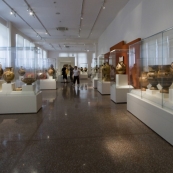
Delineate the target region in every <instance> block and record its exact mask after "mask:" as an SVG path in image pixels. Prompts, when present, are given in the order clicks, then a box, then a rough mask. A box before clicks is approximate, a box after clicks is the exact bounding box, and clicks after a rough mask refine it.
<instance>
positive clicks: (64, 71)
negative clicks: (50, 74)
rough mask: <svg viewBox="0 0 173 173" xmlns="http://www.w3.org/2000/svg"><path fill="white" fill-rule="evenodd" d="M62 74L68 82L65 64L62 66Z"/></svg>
mask: <svg viewBox="0 0 173 173" xmlns="http://www.w3.org/2000/svg"><path fill="white" fill-rule="evenodd" d="M62 76H63V80H64V82H65V83H66V82H67V73H66V66H65V65H64V66H63V68H62Z"/></svg>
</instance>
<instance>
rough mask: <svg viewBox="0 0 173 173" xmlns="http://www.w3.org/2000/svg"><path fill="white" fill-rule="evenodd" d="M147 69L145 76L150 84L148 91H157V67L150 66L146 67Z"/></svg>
mask: <svg viewBox="0 0 173 173" xmlns="http://www.w3.org/2000/svg"><path fill="white" fill-rule="evenodd" d="M148 68H149V72H148V74H147V79H148V82H149V83H150V84H151V88H150V90H158V88H157V84H158V80H157V74H158V73H157V72H158V65H150V66H148Z"/></svg>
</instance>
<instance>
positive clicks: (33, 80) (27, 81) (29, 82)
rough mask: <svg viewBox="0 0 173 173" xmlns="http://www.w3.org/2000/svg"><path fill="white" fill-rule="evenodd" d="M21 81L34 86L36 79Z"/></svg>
mask: <svg viewBox="0 0 173 173" xmlns="http://www.w3.org/2000/svg"><path fill="white" fill-rule="evenodd" d="M21 81H22V82H24V83H26V84H27V85H32V83H33V82H35V81H36V79H34V78H24V79H21Z"/></svg>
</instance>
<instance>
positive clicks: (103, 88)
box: [97, 80, 110, 94]
mask: <svg viewBox="0 0 173 173" xmlns="http://www.w3.org/2000/svg"><path fill="white" fill-rule="evenodd" d="M97 90H98V91H99V92H100V93H101V94H110V82H103V81H99V80H98V81H97Z"/></svg>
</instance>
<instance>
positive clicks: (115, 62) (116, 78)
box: [109, 49, 129, 85]
mask: <svg viewBox="0 0 173 173" xmlns="http://www.w3.org/2000/svg"><path fill="white" fill-rule="evenodd" d="M128 59H129V50H128V49H116V50H114V51H112V52H111V53H110V58H109V65H110V81H111V83H112V84H114V83H117V85H119V82H121V85H128V79H127V76H128V75H127V74H128ZM120 78H121V79H120Z"/></svg>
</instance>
